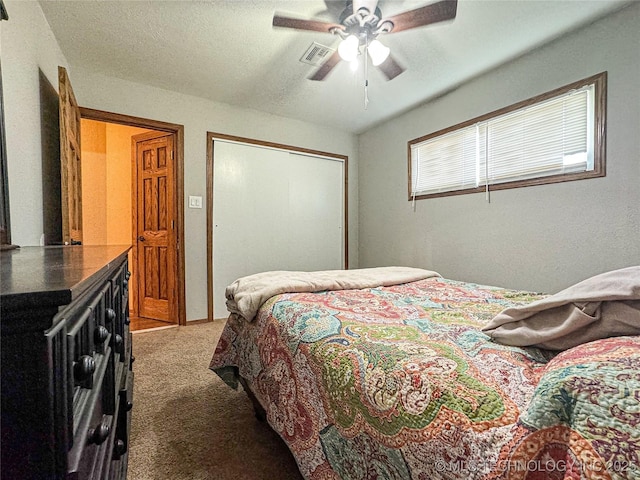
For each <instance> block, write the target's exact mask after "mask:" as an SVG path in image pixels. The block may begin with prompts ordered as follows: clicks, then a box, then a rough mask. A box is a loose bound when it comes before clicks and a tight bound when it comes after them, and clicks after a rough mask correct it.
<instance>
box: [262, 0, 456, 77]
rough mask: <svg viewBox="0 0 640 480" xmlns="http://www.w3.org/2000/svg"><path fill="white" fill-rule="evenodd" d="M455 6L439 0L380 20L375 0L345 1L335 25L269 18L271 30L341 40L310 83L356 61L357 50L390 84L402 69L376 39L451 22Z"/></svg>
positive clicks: (282, 17) (291, 18)
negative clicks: (319, 34) (290, 30)
mask: <svg viewBox="0 0 640 480" xmlns="http://www.w3.org/2000/svg"><path fill="white" fill-rule="evenodd" d="M457 6H458V0H441V1H439V2H435V3H431V4H429V5H425V6H423V7H419V8H416V9H414V10H409V11H406V12H403V13H399V14H397V15H393V16H391V17H387V18H383V17H382V13H381V11H380V8H378V0H347V1H346V8H345V9H344V11H343V12H342V14H341V15H340V18H339V19H338V22H339V23H329V22H325V21H322V20H313V19H312V20H304V19H299V18H293V17H287V16H284V15H280V14H278V13H276V14H275V15H274V16H273V26H274V27H283V28H293V29H296V30H309V31H313V32H324V33H331V34H333V35H338V36H339V37H340V38H342V41H341V42H340V44H339V45H338V50H336V51H335V52H334V53H333V55H331V56H330V57H329V58H328V59H327V60H326V61H325V62H324V63H323V64H322V65H321V66H320V68H319V69H318V70H317V71H316V72H315V73H314V74H313V75H311V76H310V77H309V79H310V80H324V79H325V78H326V77H327V75H328V74H329V73H330V72H331V71H332V70H333V68H334V67H335V66H336V65H337V64H338V62H340V60H346V61H349V62H352V61H356V60H357V58H358V55H359V54H360V51H361V49H363V50H364V51H365V52H366V53H365V56H366V55H367V54H368V55H369V57H370V58H371V63H372V64H373V65H374V66H376V67H378V68H379V69H380V70H381V71H382V73H383V74H384V75H385V76H386V77H387V79H388V80H392V79H394V78H395V77H397V76H398V75H400V74H401V73H402V72H404V68H403V67H402V66H401V65H400V64H399V63H398V62H397V61H396V60H394V58H393V56H392V55H391V54H390V49H389V47H386V46H384V45H383V44H382V43H381V42H380V41H379V40H378V37H379V36H381V35H388V34H390V33H396V32H401V31H403V30H409V29H411V28H417V27H422V26H425V25H431V24H433V23H438V22H443V21H445V20H452V19H454V18H455V17H456V10H457Z"/></svg>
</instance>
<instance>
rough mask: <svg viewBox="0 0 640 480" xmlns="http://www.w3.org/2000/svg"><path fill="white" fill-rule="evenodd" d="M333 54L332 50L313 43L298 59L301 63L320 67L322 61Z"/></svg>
mask: <svg viewBox="0 0 640 480" xmlns="http://www.w3.org/2000/svg"><path fill="white" fill-rule="evenodd" d="M333 52H335V50H334V49H332V48H329V47H325V46H324V45H320V44H319V43H317V42H313V43H312V44H311V46H310V47H309V48H308V49H307V51H306V52H304V55H302V57H301V58H300V61H301V62H302V63H308V64H309V65H315V66H318V65H321V64H322V63H323V62H324V60H325V59H326V58H327V57H328V56H329V55H331V54H332V53H333Z"/></svg>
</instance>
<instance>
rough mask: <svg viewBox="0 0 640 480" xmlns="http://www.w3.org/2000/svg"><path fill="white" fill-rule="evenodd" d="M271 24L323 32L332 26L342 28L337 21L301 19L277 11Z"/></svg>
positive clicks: (328, 31) (329, 31)
mask: <svg viewBox="0 0 640 480" xmlns="http://www.w3.org/2000/svg"><path fill="white" fill-rule="evenodd" d="M273 26H274V27H283V28H294V29H296V30H309V31H312V32H324V33H331V30H332V29H334V28H339V29H344V27H343V26H342V25H339V24H337V23H329V22H323V21H322V20H303V19H301V18H292V17H284V16H282V15H278V14H277V13H276V14H275V15H274V16H273Z"/></svg>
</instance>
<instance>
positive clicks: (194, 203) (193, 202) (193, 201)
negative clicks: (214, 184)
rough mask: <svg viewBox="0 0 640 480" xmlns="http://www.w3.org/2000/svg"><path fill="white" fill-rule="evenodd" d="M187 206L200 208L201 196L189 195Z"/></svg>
mask: <svg viewBox="0 0 640 480" xmlns="http://www.w3.org/2000/svg"><path fill="white" fill-rule="evenodd" d="M189 208H202V197H197V196H194V195H189Z"/></svg>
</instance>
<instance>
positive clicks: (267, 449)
mask: <svg viewBox="0 0 640 480" xmlns="http://www.w3.org/2000/svg"><path fill="white" fill-rule="evenodd" d="M222 327H223V323H222V322H219V321H217V322H212V323H202V324H198V325H193V326H186V327H177V328H170V329H165V330H157V331H151V332H141V333H136V334H135V335H133V352H134V355H135V357H136V361H135V363H134V364H133V369H134V373H135V382H134V407H133V418H132V425H131V440H130V453H129V471H128V477H127V478H128V479H129V480H163V479H167V480H182V479H184V480H186V479H189V480H197V479H216V480H225V479H265V480H266V479H269V480H271V479H279V480H288V479H295V480H300V479H301V478H302V476H301V475H300V473H299V471H298V468H297V466H296V463H295V460H294V459H293V457H292V455H291V453H290V452H289V450H288V449H287V447H286V445H285V444H284V442H283V441H282V440H281V439H280V437H279V436H278V435H277V434H276V433H275V432H274V431H273V430H271V428H270V427H269V425H268V424H267V423H266V422H260V421H258V420H257V419H256V418H255V416H254V414H253V408H252V406H251V403H250V401H249V399H248V397H247V395H246V394H245V392H244V391H243V390H242V389H240V390H238V391H234V390H232V389H231V388H229V387H228V386H227V385H226V384H224V383H223V382H222V381H221V380H220V378H219V377H218V376H217V375H216V374H214V373H213V372H212V371H211V370H209V368H208V366H209V361H210V360H211V355H212V354H213V350H214V348H215V345H216V343H217V340H218V337H219V335H220V333H221V331H222Z"/></svg>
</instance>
